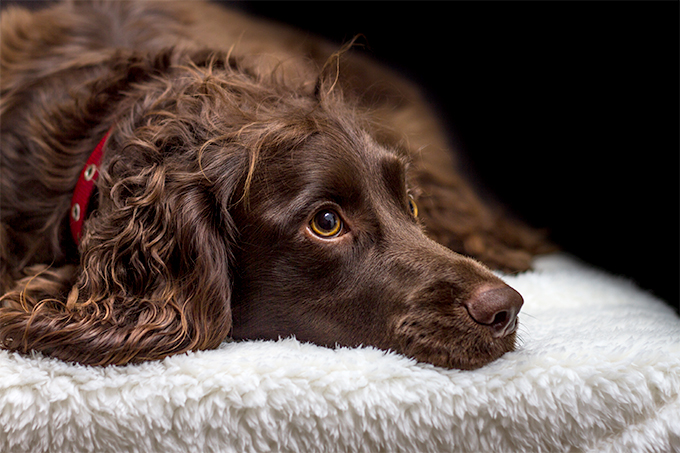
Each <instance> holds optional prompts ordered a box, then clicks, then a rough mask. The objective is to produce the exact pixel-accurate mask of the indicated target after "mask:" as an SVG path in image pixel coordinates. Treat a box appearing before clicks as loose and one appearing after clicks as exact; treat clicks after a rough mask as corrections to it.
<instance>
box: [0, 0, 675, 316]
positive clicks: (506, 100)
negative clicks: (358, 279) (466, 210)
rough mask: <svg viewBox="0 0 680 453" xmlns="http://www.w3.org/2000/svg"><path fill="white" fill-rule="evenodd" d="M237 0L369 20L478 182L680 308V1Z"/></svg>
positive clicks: (583, 253)
mask: <svg viewBox="0 0 680 453" xmlns="http://www.w3.org/2000/svg"><path fill="white" fill-rule="evenodd" d="M3 3H4V4H5V5H6V4H7V3H8V2H3ZM29 3H31V2H29ZM228 3H230V4H231V5H232V6H235V7H237V8H241V9H243V10H245V11H248V12H251V13H253V14H257V15H261V16H266V17H268V18H271V19H275V20H278V21H281V22H285V23H288V24H291V25H294V26H297V27H299V28H301V29H303V30H308V31H310V32H312V33H315V34H318V35H321V36H325V37H327V38H330V39H331V40H334V41H336V42H338V43H339V44H340V43H343V42H346V41H348V40H350V39H351V38H352V37H353V36H354V35H356V34H359V33H361V34H363V35H364V36H365V38H366V39H365V40H364V41H363V42H364V43H366V44H367V48H366V51H367V52H368V53H369V54H371V55H372V56H374V57H375V58H377V59H378V60H381V61H383V62H384V63H387V64H389V65H391V66H392V67H394V68H395V69H397V70H400V71H402V72H403V73H404V74H406V75H407V76H409V77H410V78H412V79H413V80H414V81H416V82H418V83H419V84H420V85H422V86H423V87H424V88H425V90H426V92H427V93H428V94H429V96H430V100H431V101H432V103H433V105H434V106H435V108H437V109H438V110H439V112H440V113H441V116H442V118H443V119H444V120H445V122H446V124H447V125H448V127H449V130H450V131H451V138H452V140H453V141H454V143H455V144H456V146H457V148H458V149H459V151H460V152H461V153H462V154H463V166H464V169H465V171H467V172H468V173H469V174H470V175H471V177H472V178H474V179H475V181H476V182H478V183H481V184H483V185H484V186H485V188H486V189H488V190H489V191H490V192H491V193H492V194H494V196H495V197H496V198H497V199H499V200H500V201H501V202H503V203H504V204H505V205H506V206H507V207H509V208H510V209H511V210H512V211H513V212H514V213H516V214H517V215H518V216H520V217H521V218H524V219H525V220H526V221H528V222H529V223H531V224H532V225H534V226H538V227H546V228H548V229H549V230H550V231H551V237H552V238H553V240H555V241H556V242H557V243H558V244H560V245H561V246H562V247H563V249H564V250H565V251H567V252H569V253H571V254H573V255H576V256H578V257H580V258H581V259H583V260H585V261H587V262H589V263H591V264H594V265H597V266H599V267H602V268H604V269H606V270H608V271H610V272H612V273H614V274H617V275H623V276H626V277H628V278H631V279H632V280H634V281H636V282H637V283H638V284H639V285H640V286H641V287H643V288H645V289H648V290H650V291H651V292H653V293H654V294H656V295H657V296H659V297H661V298H662V299H664V300H666V301H667V302H668V303H669V304H671V305H672V306H674V307H676V309H678V302H679V300H680V295H679V293H680V253H679V252H680V241H679V239H680V222H679V219H680V209H679V208H680V187H679V185H678V182H679V178H678V175H679V170H680V143H679V129H680V127H679V123H680V118H679V105H680V103H679V92H678V85H679V83H680V75H679V72H678V66H679V60H680V50H679V45H678V42H679V38H680V36H679V31H678V29H679V26H678V17H679V13H680V11H679V7H678V5H679V4H678V2H675V1H669V2H485V1H481V2H228ZM37 4H38V3H32V6H36V5H37Z"/></svg>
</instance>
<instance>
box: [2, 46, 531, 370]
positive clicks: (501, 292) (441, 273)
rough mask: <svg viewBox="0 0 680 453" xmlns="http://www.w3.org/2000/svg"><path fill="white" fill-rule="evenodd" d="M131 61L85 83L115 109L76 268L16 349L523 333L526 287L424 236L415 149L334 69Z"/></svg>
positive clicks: (98, 358) (175, 56) (455, 354)
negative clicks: (298, 71) (311, 75)
mask: <svg viewBox="0 0 680 453" xmlns="http://www.w3.org/2000/svg"><path fill="white" fill-rule="evenodd" d="M117 58H118V59H117V60H115V61H114V62H113V63H112V64H111V70H110V72H109V73H104V74H103V76H102V77H101V80H100V81H99V82H96V83H93V84H91V88H92V96H91V99H92V100H93V101H92V102H90V104H91V105H92V106H93V107H92V108H91V110H92V112H93V113H92V115H93V116H94V115H99V117H101V116H102V114H101V113H100V112H101V109H102V108H111V107H110V106H115V107H114V108H111V109H112V112H111V114H110V115H109V120H110V123H111V124H113V128H112V129H111V135H110V138H109V140H108V142H107V144H106V149H105V151H104V160H103V162H102V167H101V171H100V177H99V180H98V182H97V186H98V190H99V192H98V193H99V196H98V203H97V207H96V210H95V211H94V212H93V214H92V215H91V216H90V217H89V218H88V219H87V221H86V222H85V225H84V230H83V237H82V241H81V242H80V244H79V252H80V266H79V271H78V272H79V273H78V276H77V278H76V282H75V284H74V285H73V287H72V289H71V290H70V292H68V291H67V294H66V293H64V294H62V295H61V296H62V297H63V298H64V299H65V302H64V303H57V302H54V303H52V302H50V303H40V304H38V305H37V307H36V309H35V310H34V311H33V313H32V314H30V316H29V314H25V313H20V314H16V315H14V314H13V315H12V318H11V319H10V317H9V315H8V317H6V318H3V319H4V321H3V322H4V327H3V338H4V340H3V341H4V344H5V345H6V346H7V347H10V348H16V349H22V348H23V349H25V350H28V349H40V350H43V351H45V352H48V353H50V354H52V355H55V356H57V357H60V358H62V359H65V360H73V361H78V362H82V363H89V364H109V363H115V364H124V363H129V362H136V361H140V360H151V359H158V358H162V357H164V356H166V355H169V354H173V353H177V352H182V351H187V350H196V349H204V348H211V347H216V346H217V345H219V343H220V342H221V341H223V340H224V339H225V338H227V337H228V336H229V335H231V336H232V337H233V338H236V339H277V338H279V337H286V336H295V337H297V338H298V339H299V340H301V341H309V342H313V343H317V344H320V345H326V346H334V345H347V346H359V345H365V346H369V345H370V346H375V347H378V348H382V349H385V350H394V351H397V352H400V353H403V354H406V355H407V356H410V357H413V358H415V359H417V360H420V361H425V362H430V363H433V364H435V365H439V366H444V367H455V368H464V369H472V368H477V367H479V366H482V365H484V364H486V363H488V362H489V361H491V360H494V359H496V358H498V357H499V356H501V355H502V354H504V353H505V352H507V351H510V350H512V349H513V347H514V341H515V328H516V323H517V313H518V311H519V309H520V307H521V305H522V298H521V296H520V295H519V294H518V293H517V292H516V291H514V290H513V289H511V288H510V287H508V286H507V285H505V284H504V283H503V282H502V281H501V280H500V279H499V278H497V277H496V276H494V275H493V274H492V273H491V272H490V271H489V270H488V269H486V268H485V267H484V266H482V265H481V264H479V263H477V262H475V261H473V260H472V259H469V258H466V257H464V256H461V255H458V254H456V253H454V252H452V251H450V250H449V249H447V248H445V247H443V246H441V245H439V244H437V243H435V242H434V241H432V240H430V239H428V237H427V236H426V235H425V233H424V231H423V227H422V225H421V222H420V220H419V218H418V207H417V203H418V196H419V192H418V190H419V189H418V187H417V186H415V185H414V184H413V183H412V182H411V181H412V177H411V176H410V175H411V173H412V172H411V167H412V166H413V165H415V163H414V162H411V159H412V157H413V155H412V153H411V152H410V151H409V149H408V146H405V145H404V144H403V143H400V142H399V141H395V140H387V139H386V138H385V135H384V134H381V133H378V132H377V131H379V130H380V128H377V127H375V123H374V122H373V120H372V119H371V118H370V116H369V115H368V113H367V112H363V111H362V110H361V109H360V108H359V107H357V106H356V105H354V104H353V103H352V102H350V101H348V100H347V99H344V97H343V94H342V92H341V90H340V89H339V86H336V82H337V78H334V77H333V75H334V74H335V71H330V76H329V75H324V74H322V76H321V77H319V78H318V80H312V82H311V83H307V82H306V80H308V79H305V77H297V78H292V79H290V80H293V82H291V81H290V80H286V78H285V77H283V76H281V75H280V74H278V73H277V72H276V71H274V72H265V73H262V72H258V71H257V67H248V66H247V65H245V64H242V63H238V62H236V60H234V59H233V58H227V57H225V58H217V57H214V56H209V55H207V54H205V55H203V57H200V58H199V57H198V56H197V55H195V54H192V55H190V56H189V57H187V56H186V55H184V54H182V53H181V52H175V51H167V52H166V53H164V54H160V55H153V56H143V57H139V56H128V57H125V56H122V57H117ZM90 104H87V103H85V104H83V105H84V106H86V107H87V105H90ZM78 114H79V115H80V116H82V117H83V118H87V115H86V114H85V113H84V112H82V111H80V112H79V113H78ZM80 116H79V117H80ZM106 127H110V125H107V126H106ZM22 297H23V296H22ZM50 300H52V301H54V300H57V299H56V298H55V297H53V298H52V299H50ZM17 313H18V312H17ZM15 343H16V344H17V345H15ZM19 343H20V345H19Z"/></svg>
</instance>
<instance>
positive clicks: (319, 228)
mask: <svg viewBox="0 0 680 453" xmlns="http://www.w3.org/2000/svg"><path fill="white" fill-rule="evenodd" d="M309 226H310V227H311V228H312V231H313V232H314V234H316V235H317V236H319V237H322V238H330V237H333V236H337V235H338V233H340V231H341V230H342V219H340V216H339V215H338V213H336V212H335V211H332V210H330V209H324V210H322V211H319V212H317V213H316V214H315V215H314V217H313V218H312V221H311V222H310V224H309Z"/></svg>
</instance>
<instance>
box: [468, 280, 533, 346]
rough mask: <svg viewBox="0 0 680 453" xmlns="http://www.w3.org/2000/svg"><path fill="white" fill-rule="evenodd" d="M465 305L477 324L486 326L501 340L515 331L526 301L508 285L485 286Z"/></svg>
mask: <svg viewBox="0 0 680 453" xmlns="http://www.w3.org/2000/svg"><path fill="white" fill-rule="evenodd" d="M463 304H464V305H465V308H466V309H467V311H468V313H469V314H470V317H471V318H472V319H473V320H474V321H475V322H476V323H477V324H481V325H483V326H486V327H487V328H488V329H489V330H490V331H491V334H492V335H493V336H494V337H496V338H500V337H504V336H506V335H508V334H510V333H512V332H514V331H515V328H516V326H517V313H519V310H520V308H522V305H523V304H524V299H522V296H521V295H520V293H518V292H517V291H515V290H514V289H512V288H510V287H509V286H507V285H503V286H494V287H488V286H485V287H482V288H480V289H479V290H478V291H477V292H475V293H474V294H473V295H472V297H470V298H469V299H468V300H466V301H465V302H464V303H463Z"/></svg>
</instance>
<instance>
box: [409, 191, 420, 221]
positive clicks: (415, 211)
mask: <svg viewBox="0 0 680 453" xmlns="http://www.w3.org/2000/svg"><path fill="white" fill-rule="evenodd" d="M408 209H409V211H411V215H412V216H413V217H418V205H417V204H416V200H414V199H413V195H409V196H408Z"/></svg>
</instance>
